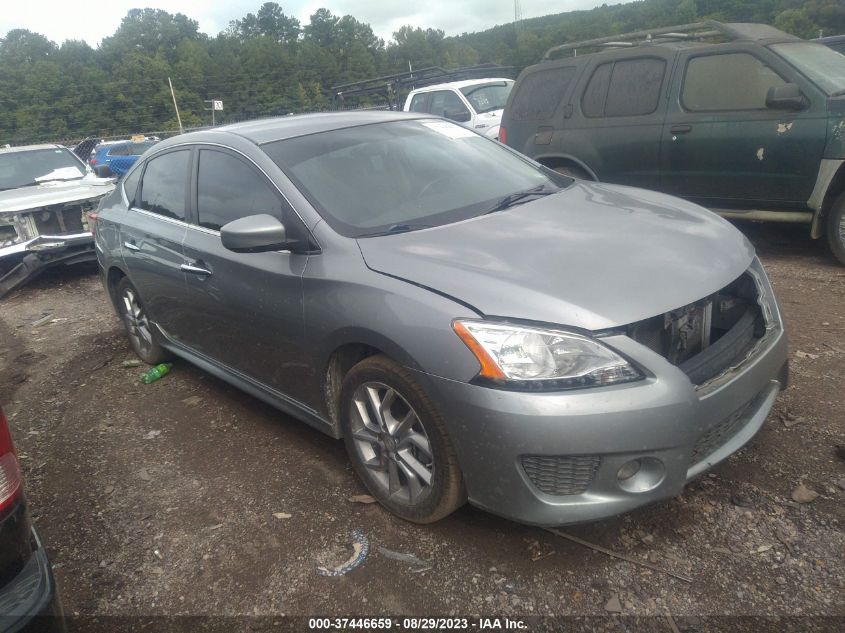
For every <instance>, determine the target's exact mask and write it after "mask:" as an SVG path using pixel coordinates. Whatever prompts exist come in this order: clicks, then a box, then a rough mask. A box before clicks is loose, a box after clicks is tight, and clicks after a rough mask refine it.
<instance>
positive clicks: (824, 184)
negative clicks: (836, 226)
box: [807, 160, 845, 239]
mask: <svg viewBox="0 0 845 633" xmlns="http://www.w3.org/2000/svg"><path fill="white" fill-rule="evenodd" d="M843 193H845V160H823V161H822V165H821V167H820V169H819V175H818V178H817V180H816V186H815V188H814V189H813V193H812V194H811V195H810V199H809V200H808V201H807V205H808V206H809V207H810V208H811V209H813V210H814V213H813V223H812V225H811V227H810V236H811V237H812V238H813V239H818V238H820V237H822V235H824V219H825V217H826V216H827V214H828V212H829V211H830V209H831V207H832V206H833V203H834V202H836V200H837V198H839V196H840V195H842V194H843Z"/></svg>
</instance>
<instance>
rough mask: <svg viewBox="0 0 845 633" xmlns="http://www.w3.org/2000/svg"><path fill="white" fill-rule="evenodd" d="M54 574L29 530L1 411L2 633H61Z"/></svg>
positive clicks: (0, 542) (39, 541)
mask: <svg viewBox="0 0 845 633" xmlns="http://www.w3.org/2000/svg"><path fill="white" fill-rule="evenodd" d="M64 630H65V627H64V623H63V621H62V607H61V602H60V601H59V595H58V592H57V591H56V583H55V581H54V580H53V570H52V568H51V567H50V561H49V560H47V553H46V551H45V550H44V546H43V545H42V544H41V540H40V538H39V536H38V534H37V533H36V531H35V528H33V527H32V522H31V521H30V517H29V511H28V510H27V504H26V497H25V496H24V494H23V487H22V480H21V469H20V464H19V463H18V458H17V455H16V453H15V447H14V444H13V443H12V436H11V434H10V433H9V425H8V422H7V421H6V416H5V415H4V414H3V409H2V408H0V631H4V632H6V631H9V632H12V631H15V632H22V633H25V632H27V631H32V633H36V632H41V633H48V632H51V631H56V632H59V631H64Z"/></svg>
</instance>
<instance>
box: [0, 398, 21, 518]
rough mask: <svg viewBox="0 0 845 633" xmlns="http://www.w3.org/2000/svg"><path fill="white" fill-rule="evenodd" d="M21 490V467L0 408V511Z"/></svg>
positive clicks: (13, 500)
mask: <svg viewBox="0 0 845 633" xmlns="http://www.w3.org/2000/svg"><path fill="white" fill-rule="evenodd" d="M20 492H21V469H20V465H19V464H18V457H17V455H16V454H15V445H14V444H12V435H11V434H10V433H9V425H8V423H7V421H6V416H5V415H4V414H3V410H2V409H0V512H2V511H3V510H5V509H6V508H8V507H9V506H11V505H12V504H13V503H14V502H15V501H17V499H18V497H19V496H20Z"/></svg>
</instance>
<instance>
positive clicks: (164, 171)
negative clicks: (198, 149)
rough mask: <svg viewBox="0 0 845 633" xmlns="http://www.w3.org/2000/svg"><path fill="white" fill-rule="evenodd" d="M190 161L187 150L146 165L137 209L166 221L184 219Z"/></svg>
mask: <svg viewBox="0 0 845 633" xmlns="http://www.w3.org/2000/svg"><path fill="white" fill-rule="evenodd" d="M190 158H191V152H190V150H179V151H176V152H170V153H168V154H164V155H163V156H157V157H156V158H153V159H152V160H150V161H149V162H147V169H146V170H145V171H144V180H143V184H142V185H141V196H140V198H141V200H140V203H139V206H140V207H141V208H142V209H146V210H147V211H152V212H153V213H159V214H161V215H164V216H167V217H168V218H176V219H177V220H185V216H186V213H185V193H186V192H187V190H188V163H189V162H190Z"/></svg>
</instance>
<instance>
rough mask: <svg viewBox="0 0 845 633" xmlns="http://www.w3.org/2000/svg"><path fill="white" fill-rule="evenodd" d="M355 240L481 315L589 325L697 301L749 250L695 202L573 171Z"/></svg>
mask: <svg viewBox="0 0 845 633" xmlns="http://www.w3.org/2000/svg"><path fill="white" fill-rule="evenodd" d="M358 244H359V246H360V248H361V252H362V254H363V256H364V260H365V261H366V263H367V266H368V267H369V268H371V269H372V270H375V271H378V272H382V273H386V274H389V275H391V276H394V277H399V278H401V279H404V280H406V281H409V282H411V283H414V284H418V285H421V286H425V287H428V288H430V289H432V290H435V291H437V292H440V293H443V294H446V295H449V296H451V297H454V298H455V299H458V300H460V301H462V302H465V303H468V304H470V305H471V306H473V307H475V308H476V309H477V310H478V311H480V312H481V313H483V314H485V315H488V316H500V317H508V318H514V319H527V320H533V321H543V322H548V323H555V324H561V325H567V326H572V327H579V328H585V329H588V330H601V329H605V328H610V327H616V326H620V325H627V324H629V323H633V322H635V321H639V320H641V319H645V318H648V317H651V316H655V315H658V314H662V313H663V312H667V311H669V310H673V309H675V308H679V307H682V306H684V305H687V304H689V303H692V302H694V301H697V300H699V299H701V298H703V297H705V296H707V295H709V294H711V293H713V292H716V291H717V290H719V289H721V288H722V287H724V286H726V285H727V284H729V283H730V282H731V281H733V280H734V279H736V278H737V277H739V276H740V275H741V274H742V273H743V272H744V271H745V270H746V269H747V268H748V266H749V265H750V264H751V261H752V259H753V258H754V249H753V247H752V246H751V244H750V243H749V242H748V240H746V239H745V237H744V236H743V235H742V234H741V233H740V232H739V231H737V230H736V229H735V228H733V227H732V226H731V225H730V224H729V223H728V222H726V221H725V220H723V219H721V218H719V217H718V216H716V215H715V214H713V213H710V212H709V211H706V210H705V209H703V208H701V207H699V206H696V205H694V204H692V203H689V202H686V201H683V200H680V199H678V198H673V197H671V196H667V195H664V194H660V193H656V192H652V191H646V190H643V189H634V188H630V187H621V186H616V185H605V184H598V183H586V182H581V181H576V183H575V184H573V185H572V186H570V187H569V188H568V189H567V190H565V191H562V192H560V193H558V194H555V195H551V196H547V197H545V198H539V199H536V200H534V201H532V202H528V203H525V204H522V205H519V206H515V207H512V208H511V209H508V210H506V211H501V212H498V213H493V214H490V215H486V216H481V217H477V218H473V219H470V220H466V221H464V222H458V223H455V224H449V225H446V226H441V227H435V228H431V229H423V230H418V231H413V232H409V233H399V234H396V235H387V236H383V237H373V238H362V239H359V240H358Z"/></svg>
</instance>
